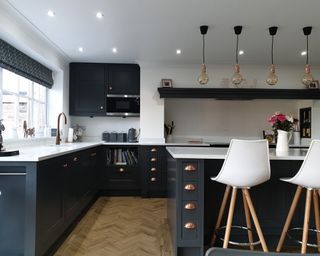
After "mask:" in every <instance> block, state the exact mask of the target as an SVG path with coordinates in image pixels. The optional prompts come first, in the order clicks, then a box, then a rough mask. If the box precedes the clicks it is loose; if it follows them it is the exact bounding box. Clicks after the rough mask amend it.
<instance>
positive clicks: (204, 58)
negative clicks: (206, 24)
mask: <svg viewBox="0 0 320 256" xmlns="http://www.w3.org/2000/svg"><path fill="white" fill-rule="evenodd" d="M204 49H205V43H204V35H202V64H205V63H206V57H205V54H204Z"/></svg>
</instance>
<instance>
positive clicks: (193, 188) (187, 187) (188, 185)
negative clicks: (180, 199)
mask: <svg viewBox="0 0 320 256" xmlns="http://www.w3.org/2000/svg"><path fill="white" fill-rule="evenodd" d="M184 190H188V191H195V190H196V186H195V185H193V184H187V185H185V186H184Z"/></svg>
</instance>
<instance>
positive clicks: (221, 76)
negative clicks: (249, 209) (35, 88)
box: [0, 0, 320, 255]
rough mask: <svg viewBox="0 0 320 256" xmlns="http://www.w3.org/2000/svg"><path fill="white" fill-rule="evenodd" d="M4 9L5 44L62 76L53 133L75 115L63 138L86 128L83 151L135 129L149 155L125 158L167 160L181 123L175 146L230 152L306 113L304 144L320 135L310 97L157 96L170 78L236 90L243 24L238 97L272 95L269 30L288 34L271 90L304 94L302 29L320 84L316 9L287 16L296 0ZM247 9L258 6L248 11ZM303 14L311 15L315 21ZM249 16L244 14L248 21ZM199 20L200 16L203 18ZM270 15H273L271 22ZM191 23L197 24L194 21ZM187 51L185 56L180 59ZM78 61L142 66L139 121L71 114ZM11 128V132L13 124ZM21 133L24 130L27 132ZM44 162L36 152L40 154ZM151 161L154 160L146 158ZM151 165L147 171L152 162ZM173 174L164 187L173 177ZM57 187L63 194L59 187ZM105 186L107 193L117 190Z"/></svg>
mask: <svg viewBox="0 0 320 256" xmlns="http://www.w3.org/2000/svg"><path fill="white" fill-rule="evenodd" d="M0 4H1V8H0V24H1V25H0V35H1V39H2V40H4V41H6V42H7V43H9V44H10V45H12V46H14V47H15V48H17V49H18V50H20V51H22V52H23V53H25V54H26V55H28V56H30V57H32V58H33V59H35V60H37V61H38V62H40V63H41V64H42V65H44V66H46V67H47V68H49V69H51V70H52V71H53V81H54V84H53V86H52V89H48V93H47V115H46V121H47V122H46V125H47V127H51V128H57V116H58V114H59V113H61V112H64V113H65V114H66V115H67V125H63V130H64V131H63V134H62V138H63V139H64V140H65V139H66V135H67V134H68V128H69V127H73V128H74V129H76V127H77V125H79V126H80V127H83V130H84V131H83V137H82V141H83V143H97V144H94V145H100V144H99V143H101V136H102V133H103V132H109V133H112V132H118V133H127V132H128V130H129V129H130V128H134V129H136V131H137V133H138V131H139V130H140V134H139V144H136V145H139V146H140V145H141V146H145V147H148V148H143V147H141V148H138V149H137V146H136V145H126V146H127V148H126V150H127V149H129V150H131V149H132V151H133V152H135V153H136V154H137V155H139V157H142V155H146V154H147V153H146V152H149V151H148V149H150V150H151V149H153V146H158V147H159V152H160V151H161V152H162V153H161V155H165V153H166V152H165V146H166V144H164V143H165V140H166V136H165V132H164V124H165V123H166V124H170V123H171V122H172V121H174V125H175V128H174V129H173V134H172V135H173V142H172V143H171V145H180V146H187V145H191V146H206V145H208V144H206V142H213V143H222V144H226V145H227V144H228V143H229V142H230V140H231V139H232V138H241V139H258V138H262V136H263V135H262V132H263V130H266V131H271V130H272V128H271V125H270V124H269V123H268V122H267V119H268V118H269V117H270V116H271V115H272V114H274V113H275V112H276V111H281V112H283V113H284V114H288V115H293V116H294V117H297V118H299V119H301V116H299V110H300V109H303V108H309V107H311V111H312V113H311V116H312V123H311V131H312V132H311V138H302V139H301V144H302V145H303V146H305V147H308V145H309V144H310V142H311V140H312V139H317V138H319V137H320V134H319V133H320V129H319V126H320V120H319V111H320V105H319V100H316V99H315V100H313V99H312V98H311V99H310V98H306V99H302V98H301V97H298V98H297V99H288V97H284V98H282V99H274V98H271V99H265V98H262V99H261V98H260V99H255V100H250V101H248V100H246V101H244V100H214V99H210V98H187V97H185V98H181V97H178V98H165V99H163V98H162V97H160V96H161V95H160V94H159V91H158V87H161V86H162V84H161V80H162V79H171V81H172V86H173V88H172V89H175V88H202V87H203V88H230V89H232V88H233V89H235V88H234V86H233V85H232V83H231V80H230V78H231V76H232V75H233V67H234V63H235V56H234V48H235V46H236V45H235V43H236V40H235V39H236V37H235V34H234V31H233V27H234V26H235V25H238V24H243V30H242V33H241V35H240V40H239V44H240V48H239V49H241V50H243V51H244V54H243V55H241V56H240V55H239V63H240V66H241V74H242V75H243V76H244V77H245V79H246V81H245V83H243V88H239V89H246V88H248V89H263V88H268V89H270V86H269V85H267V84H266V82H265V79H266V77H267V75H268V73H269V69H270V61H271V60H270V43H271V37H270V35H269V31H268V27H269V26H279V31H278V33H277V34H276V35H275V38H274V39H275V44H274V47H275V50H274V58H275V65H276V73H277V75H278V77H279V81H278V83H277V84H276V85H275V86H273V87H271V88H272V89H274V90H276V89H305V86H304V85H302V84H301V82H300V80H301V77H302V75H303V73H304V65H305V61H306V56H305V55H304V56H301V54H300V52H301V51H303V50H306V41H305V40H306V38H305V36H304V34H303V31H302V28H303V27H305V26H314V28H313V31H312V33H311V35H310V38H309V40H310V45H309V47H310V54H309V58H310V65H311V68H312V70H311V72H312V75H313V76H314V78H315V79H318V77H319V75H320V74H319V70H318V66H317V65H318V64H319V63H318V59H319V54H320V53H319V49H318V47H316V44H317V42H318V39H319V35H318V31H317V23H316V21H317V15H318V14H317V12H316V11H315V10H316V9H317V8H316V7H317V5H318V3H317V2H316V1H312V2H310V3H308V5H306V4H303V3H300V2H299V1H295V5H296V6H295V7H292V10H288V11H287V13H285V12H284V10H287V9H288V6H289V5H290V6H292V3H291V2H290V3H289V1H281V2H280V3H278V1H273V2H269V3H264V4H262V3H255V2H253V1H252V0H246V1H244V2H243V3H242V2H241V3H240V2H238V1H231V0H230V1H228V3H222V1H214V2H213V3H207V2H206V1H203V2H200V3H198V2H194V3H188V4H185V3H183V2H182V1H176V2H174V3H171V2H170V3H168V2H166V3H165V2H164V3H162V4H159V5H158V4H157V5H154V3H150V2H148V1H143V3H141V6H143V8H140V7H139V6H137V4H136V3H134V2H128V3H126V4H127V5H126V8H125V9H123V8H122V7H120V6H119V4H117V3H116V2H110V3H108V5H107V4H105V5H103V6H101V4H100V3H99V2H98V1H94V2H93V3H92V4H90V5H91V6H89V5H88V4H86V3H83V2H80V3H76V2H73V1H70V2H68V3H65V2H62V1H56V2H48V1H18V0H9V1H6V0H3V1H1V2H0ZM184 5H185V6H184ZM74 6H77V8H76V10H78V11H79V15H78V16H77V12H76V11H75V10H74ZM168 6H170V7H168ZM230 6H234V9H232V10H231V9H230V8H231V7H230ZM246 6H252V8H250V10H247V7H246ZM181 8H182V9H181ZM142 9H144V10H148V12H145V11H143V10H142ZM302 9H303V10H305V11H306V12H308V13H309V15H308V16H307V17H306V16H305V15H304V14H303V11H301V10H302ZM48 10H52V12H53V17H51V16H49V15H47V12H48ZM237 10H238V11H237ZM240 10H242V11H243V14H241V15H240V14H239V13H241V12H240ZM251 10H255V11H251ZM98 11H100V12H101V14H102V17H101V18H98V17H96V16H95V15H96V12H98ZM195 12H196V13H197V14H198V15H195ZM199 13H200V14H201V15H199ZM268 13H269V14H270V13H272V15H271V16H269V15H268ZM273 13H274V14H273ZM100 16H101V15H100ZM177 17H179V19H177ZM185 17H188V21H187V20H186V19H185ZM80 21H81V23H80ZM151 21H152V23H150V22H151ZM257 21H259V22H257ZM79 24H81V25H79ZM128 24H130V26H128ZM203 24H208V26H209V29H208V32H207V34H206V37H205V40H206V48H205V50H206V51H205V53H206V63H207V72H208V75H209V82H208V84H206V85H199V84H198V82H197V79H198V76H199V74H200V67H201V63H202V57H203V56H202V36H201V34H200V30H199V26H200V25H203ZM159 31H162V32H161V33H159ZM177 31H179V32H177ZM110 35H114V37H113V36H112V37H111V36H110ZM92 38H95V40H92ZM289 40H290V43H288V41H289ZM128 42H130V43H128ZM288 44H290V47H288ZM80 48H81V49H82V50H80ZM113 48H116V49H113ZM178 49H180V54H177V50H178ZM75 62H89V63H130V64H139V67H140V84H139V86H140V116H139V117H127V118H122V117H110V116H105V115H104V116H102V115H98V116H97V115H94V116H93V117H91V116H92V114H90V113H87V114H84V115H77V114H76V115H74V114H72V109H71V108H70V100H69V99H71V101H72V99H74V97H73V94H72V93H71V94H70V95H69V93H70V92H73V91H72V90H70V91H69V85H70V84H71V83H70V84H69V79H71V78H70V77H69V64H70V63H75ZM70 74H71V73H70ZM167 89H170V88H167ZM128 94H129V93H128ZM103 107H104V106H103ZM70 113H71V114H70ZM3 123H4V125H6V120H4V121H3ZM63 123H64V120H63V119H62V118H61V121H60V124H61V125H62V124H63ZM28 124H29V122H28ZM21 125H22V124H20V123H19V126H21ZM31 125H32V123H31ZM31 127H32V126H31ZM6 128H7V130H6V131H4V132H3V136H4V146H5V147H8V148H17V149H19V150H20V151H21V152H23V149H24V148H26V146H28V145H30V143H34V144H35V145H38V147H39V150H40V149H41V147H42V146H43V144H44V143H48V144H50V145H51V144H54V140H53V139H54V138H47V139H44V140H42V139H40V138H32V139H30V138H28V139H18V140H17V139H16V137H15V136H12V135H9V133H10V128H8V126H7V127H6ZM8 130H9V131H8ZM38 131H39V129H36V133H37V132H38ZM136 135H137V134H136ZM19 136H20V135H19ZM39 136H40V135H39ZM36 137H37V136H36ZM190 141H192V142H193V143H190ZM174 143H177V144H174ZM63 144H64V143H63ZM73 144H74V145H75V146H74V145H72V146H71V147H77V146H76V145H77V144H76V143H73ZM78 145H80V144H78ZM169 145H170V144H168V146H169ZM62 146H63V147H64V145H62ZM124 146H125V145H124ZM52 147H53V146H52ZM104 147H109V148H111V149H112V148H116V147H117V146H113V145H112V142H109V144H104ZM132 147H133V148H132ZM149 147H150V148H149ZM65 148H67V147H65ZM160 148H161V149H160ZM85 149H89V148H85ZM73 150H75V149H73ZM162 150H164V152H163V151H162ZM35 151H36V150H35ZM93 153H95V152H89V155H90V154H93ZM37 154H38V153H37V152H34V155H37ZM159 154H160V153H159ZM151 157H152V156H151ZM143 159H147V156H146V157H145V158H143ZM24 160H26V159H24ZM33 160H34V159H33ZM28 161H30V160H28ZM161 161H163V162H165V160H161ZM139 162H141V161H139ZM142 162H143V163H146V161H144V160H142ZM102 165H103V164H102ZM161 165H162V166H164V164H161ZM113 167H114V166H113ZM113 167H112V168H113ZM149 167H150V166H149V164H147V163H146V165H145V166H143V167H137V166H132V170H133V171H134V172H135V171H136V172H138V171H139V168H144V169H147V168H149ZM37 168H38V167H37ZM84 173H85V172H84ZM165 175H166V174H164V176H163V177H161V179H165ZM69 178H70V177H69ZM151 178H155V177H151ZM143 182H146V181H145V180H144V181H143ZM55 184H57V186H58V184H59V183H58V182H57V183H55ZM30 186H32V185H30ZM104 186H106V188H107V190H108V187H109V188H110V186H112V184H109V183H108V184H104ZM134 186H135V184H132V187H131V188H132V190H135V191H131V192H132V194H131V195H137V194H134V192H136V193H137V191H139V190H140V188H139V187H134ZM29 189H31V187H30V188H29ZM111 190H112V189H109V192H110V193H109V194H108V195H112V194H111V192H114V193H115V191H116V190H114V191H111ZM121 190H122V189H121V188H120V189H118V190H117V191H116V193H115V194H114V195H116V196H119V195H121ZM151 190H152V189H151ZM155 190H156V189H155ZM164 190H165V188H164V187H162V185H159V190H157V191H151V192H150V191H149V190H148V189H145V191H144V193H145V195H146V196H150V193H151V194H152V192H154V194H155V195H157V196H163V192H164ZM157 193H159V194H157ZM123 195H126V193H123ZM151 196H152V195H151ZM155 197H156V196H155ZM119 200H120V199H119ZM287 204H290V202H288V203H287ZM279 225H280V224H279ZM281 225H282V224H281ZM30 243H33V242H30ZM30 250H31V249H30ZM26 255H27V254H26ZM30 255H32V254H30ZM39 255H40V254H39ZM106 255H107V254H106Z"/></svg>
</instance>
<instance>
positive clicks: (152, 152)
mask: <svg viewBox="0 0 320 256" xmlns="http://www.w3.org/2000/svg"><path fill="white" fill-rule="evenodd" d="M139 162H140V163H141V164H140V175H141V176H140V179H141V195H142V196H143V197H166V196H167V158H166V148H165V146H140V147H139Z"/></svg>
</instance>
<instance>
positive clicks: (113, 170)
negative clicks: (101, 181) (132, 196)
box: [106, 166, 138, 179]
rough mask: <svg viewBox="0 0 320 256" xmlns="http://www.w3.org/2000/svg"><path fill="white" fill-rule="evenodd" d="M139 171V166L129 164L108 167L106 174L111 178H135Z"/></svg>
mask: <svg viewBox="0 0 320 256" xmlns="http://www.w3.org/2000/svg"><path fill="white" fill-rule="evenodd" d="M137 171H138V170H137V168H132V167H127V166H119V167H107V169H106V175H107V177H108V178H110V179H133V178H134V177H136V176H137V175H136V172H137Z"/></svg>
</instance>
